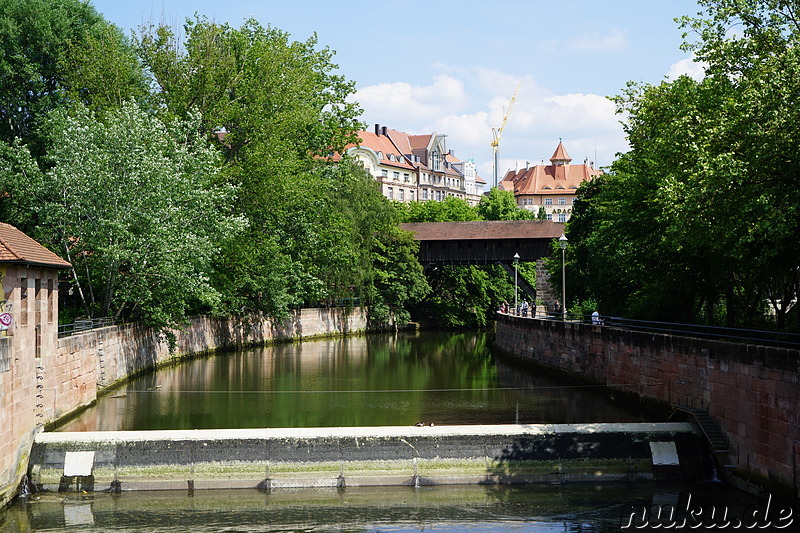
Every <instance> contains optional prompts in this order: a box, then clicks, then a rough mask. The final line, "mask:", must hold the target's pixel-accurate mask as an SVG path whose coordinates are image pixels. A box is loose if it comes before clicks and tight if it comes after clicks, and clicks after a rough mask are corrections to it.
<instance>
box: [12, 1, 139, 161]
mask: <svg viewBox="0 0 800 533" xmlns="http://www.w3.org/2000/svg"><path fill="white" fill-rule="evenodd" d="M0 51H2V52H1V53H0V139H1V140H3V141H5V142H12V141H13V140H14V139H15V138H21V139H23V140H24V142H25V143H26V144H29V145H30V146H31V149H32V150H33V152H34V154H35V155H40V154H41V152H42V149H41V148H40V147H39V144H38V140H37V139H36V137H35V136H36V132H37V121H39V120H42V119H44V117H45V116H46V114H47V113H48V112H49V111H51V110H54V109H57V108H61V107H64V106H68V105H70V104H71V103H73V102H76V101H79V102H83V103H84V104H87V105H89V106H90V107H92V108H93V109H102V108H105V107H108V106H110V105H113V106H116V107H119V106H120V105H122V103H123V102H124V101H126V100H128V99H131V98H136V99H138V98H143V97H144V95H145V90H146V88H145V83H144V79H145V78H144V75H143V73H142V70H141V67H140V65H139V62H138V59H137V57H136V55H135V54H134V53H133V51H132V49H131V47H130V45H129V43H128V42H127V40H126V39H125V38H124V37H123V35H122V33H121V32H120V31H119V30H118V29H117V28H116V27H115V26H113V25H111V24H109V23H108V22H106V21H105V20H104V19H103V18H102V16H101V15H100V14H99V13H98V12H97V11H96V10H95V9H94V8H93V7H92V6H91V4H89V3H87V2H84V1H82V0H0Z"/></svg>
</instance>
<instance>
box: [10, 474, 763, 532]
mask: <svg viewBox="0 0 800 533" xmlns="http://www.w3.org/2000/svg"><path fill="white" fill-rule="evenodd" d="M687 490H688V491H693V492H694V493H696V494H697V495H698V498H699V500H698V501H701V502H712V503H719V502H722V503H724V505H726V506H727V507H728V508H729V510H730V512H731V513H732V514H736V515H741V513H742V510H743V509H744V508H745V507H746V506H747V505H750V504H752V503H753V502H754V501H755V499H754V498H752V497H749V496H747V495H744V494H742V493H738V492H736V491H733V490H731V489H729V488H726V487H724V486H721V485H712V486H709V485H701V486H686V485H681V486H678V485H668V486H658V485H654V484H640V485H602V486H593V485H574V486H535V487H522V488H520V487H492V488H486V487H477V486H462V487H435V488H423V489H414V488H409V487H382V488H360V489H352V488H351V489H347V490H346V491H338V492H337V491H336V490H332V489H318V490H312V489H305V490H288V489H287V490H281V491H275V492H272V493H260V492H257V491H255V490H252V491H250V490H239V491H221V490H216V491H197V492H195V493H194V494H193V495H192V496H189V495H187V494H186V493H185V492H170V491H158V492H150V493H124V494H121V495H110V494H99V493H98V494H93V495H84V496H81V495H47V494H45V495H41V496H38V497H36V498H32V499H29V500H26V501H19V502H17V503H16V504H14V505H13V506H12V507H11V508H9V509H8V510H6V511H5V512H3V511H0V529H1V530H3V531H10V532H23V531H24V532H28V531H51V532H55V533H61V532H66V531H86V532H94V531H141V532H145V531H148V532H149V531H181V532H183V531H193V532H206V531H208V532H211V531H295V532H300V531H303V532H322V531H374V532H400V531H438V532H447V531H453V532H455V531H488V532H501V531H537V532H550V531H553V532H555V531H558V532H573V533H577V532H584V533H605V532H611V531H619V530H620V524H621V520H622V518H623V514H624V513H625V506H626V505H631V504H645V505H675V504H677V503H678V501H679V497H680V493H681V492H683V491H687ZM700 495H702V496H700Z"/></svg>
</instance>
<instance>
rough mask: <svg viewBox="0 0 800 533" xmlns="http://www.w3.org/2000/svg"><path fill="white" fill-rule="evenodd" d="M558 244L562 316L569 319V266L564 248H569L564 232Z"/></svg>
mask: <svg viewBox="0 0 800 533" xmlns="http://www.w3.org/2000/svg"><path fill="white" fill-rule="evenodd" d="M558 245H559V246H561V316H562V318H563V319H564V320H566V319H567V268H566V261H565V260H564V250H566V249H567V236H566V235H564V234H563V233H562V234H561V237H559V238H558Z"/></svg>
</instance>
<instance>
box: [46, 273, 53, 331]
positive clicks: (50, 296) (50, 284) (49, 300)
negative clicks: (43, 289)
mask: <svg viewBox="0 0 800 533" xmlns="http://www.w3.org/2000/svg"><path fill="white" fill-rule="evenodd" d="M47 322H48V323H52V322H53V280H52V279H48V280H47Z"/></svg>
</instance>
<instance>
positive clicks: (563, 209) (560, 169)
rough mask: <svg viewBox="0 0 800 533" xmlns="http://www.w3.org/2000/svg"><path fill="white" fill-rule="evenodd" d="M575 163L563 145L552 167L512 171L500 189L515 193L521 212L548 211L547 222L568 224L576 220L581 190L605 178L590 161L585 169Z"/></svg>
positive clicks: (546, 214)
mask: <svg viewBox="0 0 800 533" xmlns="http://www.w3.org/2000/svg"><path fill="white" fill-rule="evenodd" d="M571 162H572V158H570V156H569V154H567V150H566V148H564V144H563V143H562V142H561V141H559V143H558V146H557V147H556V151H555V152H554V153H553V156H552V157H551V158H550V164H549V165H535V166H532V167H531V166H526V167H525V168H523V169H519V170H509V171H508V172H507V173H506V175H505V177H503V180H502V181H501V182H500V184H499V185H498V187H500V188H501V189H503V190H506V191H512V192H513V193H514V198H515V199H516V201H517V205H518V206H519V207H520V208H522V209H528V210H531V211H536V212H537V213H538V212H539V211H540V210H541V209H544V212H545V216H546V218H547V220H552V221H554V222H567V221H568V220H569V219H570V217H571V216H572V206H573V204H574V202H575V198H576V197H577V191H578V187H580V185H581V183H583V182H584V181H590V180H593V179H594V178H596V177H597V176H600V175H602V174H603V172H602V171H600V170H597V169H595V168H594V166H593V164H592V163H589V162H588V161H584V164H582V165H572V164H571Z"/></svg>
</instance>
